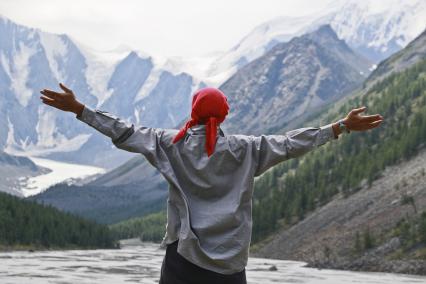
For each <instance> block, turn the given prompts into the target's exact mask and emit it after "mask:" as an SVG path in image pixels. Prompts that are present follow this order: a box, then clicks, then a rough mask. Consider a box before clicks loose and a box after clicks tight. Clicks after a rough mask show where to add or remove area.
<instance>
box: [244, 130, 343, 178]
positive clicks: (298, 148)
mask: <svg viewBox="0 0 426 284" xmlns="http://www.w3.org/2000/svg"><path fill="white" fill-rule="evenodd" d="M252 138H253V139H252V143H253V155H254V160H255V165H256V168H255V176H259V175H261V174H262V173H264V172H265V171H266V170H268V169H269V168H270V167H272V166H274V165H276V164H278V163H280V162H282V161H285V160H288V159H291V158H296V157H299V156H302V155H304V154H305V153H307V152H309V151H311V150H313V149H315V148H317V147H319V146H321V145H323V144H325V143H326V142H328V141H330V140H335V139H338V137H335V136H334V132H333V128H332V123H330V124H327V125H325V126H321V127H304V128H298V129H295V130H291V131H288V132H286V133H285V134H283V135H261V136H252Z"/></svg>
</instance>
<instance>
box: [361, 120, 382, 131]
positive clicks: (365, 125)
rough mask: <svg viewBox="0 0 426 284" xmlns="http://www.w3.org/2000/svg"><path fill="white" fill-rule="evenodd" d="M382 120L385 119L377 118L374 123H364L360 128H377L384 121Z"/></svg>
mask: <svg viewBox="0 0 426 284" xmlns="http://www.w3.org/2000/svg"><path fill="white" fill-rule="evenodd" d="M382 121H383V120H376V121H374V122H372V123H368V124H363V125H361V126H360V130H369V129H372V128H375V127H377V126H379V125H380V123H382Z"/></svg>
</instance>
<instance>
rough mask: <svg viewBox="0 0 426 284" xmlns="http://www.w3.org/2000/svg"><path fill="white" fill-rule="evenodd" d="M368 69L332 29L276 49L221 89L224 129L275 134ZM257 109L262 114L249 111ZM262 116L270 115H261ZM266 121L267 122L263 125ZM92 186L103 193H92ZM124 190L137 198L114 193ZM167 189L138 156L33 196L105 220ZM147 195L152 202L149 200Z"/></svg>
mask: <svg viewBox="0 0 426 284" xmlns="http://www.w3.org/2000/svg"><path fill="white" fill-rule="evenodd" d="M325 46H327V49H326V48H325ZM369 65H370V63H369V62H368V60H366V59H365V58H363V57H362V56H359V55H357V54H355V53H354V52H352V51H351V50H350V48H349V47H348V46H347V45H346V44H345V43H344V42H343V41H341V40H339V39H338V38H337V36H336V34H335V33H334V32H333V30H332V29H331V28H330V26H323V27H321V28H319V29H318V30H317V31H314V32H312V33H309V34H307V35H305V36H301V37H298V38H295V39H293V40H292V41H290V42H289V43H283V44H280V45H277V46H276V47H274V48H273V49H271V50H270V51H269V52H268V53H267V54H265V55H264V56H262V57H260V58H258V59H257V60H255V61H254V62H252V63H250V64H248V65H247V66H245V67H244V68H242V69H241V70H240V71H238V72H237V74H235V75H234V76H233V77H231V78H230V79H229V80H228V81H227V82H226V83H225V84H224V85H222V86H221V87H220V88H221V89H222V90H223V91H224V92H225V93H226V95H227V97H228V100H229V102H230V105H231V113H230V117H229V118H227V119H226V120H225V122H224V124H223V128H224V129H226V132H227V133H230V134H231V133H243V132H245V133H250V134H255V133H260V132H262V133H268V132H273V131H274V128H276V127H278V126H280V127H281V126H282V125H284V124H286V123H287V122H288V119H290V118H297V117H299V116H301V113H300V112H305V111H309V110H311V109H314V108H320V107H321V106H322V105H324V104H326V103H330V102H332V101H334V100H338V99H339V98H340V97H343V96H344V95H347V94H349V93H350V91H351V90H353V89H354V88H356V87H358V86H360V85H361V83H362V81H363V79H364V78H365V76H366V75H367V74H368V66H369ZM364 72H365V73H364ZM361 73H362V74H361ZM244 90H247V91H245V92H244ZM272 105H273V107H272ZM299 105H300V106H301V107H299V109H296V107H297V106H299ZM255 106H256V108H257V109H258V110H259V112H258V113H256V112H254V111H253V112H250V111H249V110H248V108H249V107H255ZM260 112H264V113H265V112H267V113H265V117H261V116H260V115H258V114H259V113H260ZM281 114H286V115H287V116H286V115H281ZM256 115H257V116H256ZM268 118H269V119H270V120H269V123H265V121H266V120H267V119H268ZM181 123H182V122H181ZM181 123H180V124H181ZM260 125H263V127H264V128H261V127H260ZM94 187H96V188H103V189H99V190H94V189H93V188H94ZM120 187H122V188H126V192H132V194H133V195H134V196H133V197H132V198H128V195H127V193H123V195H122V196H120V195H118V194H116V193H115V191H116V189H117V188H120ZM89 189H92V190H89ZM166 189H167V183H166V181H165V180H164V178H163V177H162V176H161V174H160V173H159V172H158V171H157V170H156V169H155V168H154V167H152V166H151V165H150V164H149V163H148V162H147V161H146V160H145V159H144V158H143V157H142V156H137V157H135V158H133V159H131V160H130V161H128V162H126V163H124V164H122V165H121V166H119V167H117V168H116V169H113V170H111V171H109V172H107V173H106V174H104V175H102V176H100V177H98V178H96V179H95V180H93V181H91V182H89V183H87V184H86V185H85V186H83V187H82V188H80V189H78V188H74V187H73V188H72V190H67V189H66V186H57V187H53V188H51V189H49V190H48V191H46V192H45V193H42V194H40V195H37V196H35V197H33V198H34V199H36V200H38V201H43V202H44V203H48V204H52V205H54V206H56V207H58V208H61V209H63V210H67V211H71V212H75V213H78V214H82V215H83V216H90V217H95V216H99V218H101V219H102V221H103V222H105V220H108V219H109V220H118V219H119V217H118V216H121V217H123V216H129V215H130V212H136V211H134V207H133V205H132V204H133V203H134V201H136V200H141V201H140V202H141V203H140V204H142V200H145V201H146V200H150V202H151V203H150V205H151V206H152V208H160V207H161V204H164V200H165V198H166V195H167V191H166ZM100 194H102V196H100ZM147 194H149V196H150V197H149V198H148V197H145V196H146V195H147ZM92 199H95V200H102V202H98V201H97V202H95V203H96V204H97V205H96V206H93V202H90V200H92ZM138 202H139V201H138ZM124 204H128V206H127V207H125V206H124ZM143 204H147V203H146V202H144V203H143ZM140 206H142V205H140ZM145 206H146V205H144V206H142V207H145ZM118 208H119V209H118ZM140 210H142V209H140ZM96 212H97V213H96ZM99 212H103V213H102V214H99ZM137 212H139V213H140V211H137ZM147 213H148V212H147ZM133 216H138V215H133ZM139 216H140V215H139ZM101 219H97V220H101Z"/></svg>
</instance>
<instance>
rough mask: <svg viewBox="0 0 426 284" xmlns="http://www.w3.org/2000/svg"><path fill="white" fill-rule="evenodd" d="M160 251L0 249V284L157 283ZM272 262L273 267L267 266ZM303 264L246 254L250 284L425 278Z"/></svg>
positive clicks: (394, 283) (387, 283)
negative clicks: (273, 268) (30, 250)
mask: <svg viewBox="0 0 426 284" xmlns="http://www.w3.org/2000/svg"><path fill="white" fill-rule="evenodd" d="M164 253H165V251H164V250H162V249H160V248H159V245H157V244H152V243H142V244H139V245H123V246H122V248H121V249H119V250H109V249H99V250H65V251H61V250H58V251H35V252H27V251H13V252H2V253H0V283H2V284H17V283H19V284H20V283H22V284H24V283H25V284H26V283H31V284H41V283H43V284H44V283H58V284H59V283H60V284H67V283H70V284H77V283H78V284H80V283H90V284H97V283H99V284H107V283H114V284H119V283H146V284H149V283H158V279H159V274H160V267H161V262H162V259H163V256H164ZM273 265H275V266H276V268H277V270H276V271H269V268H270V267H271V266H273ZM304 265H305V263H303V262H297V261H285V260H274V259H262V258H250V259H249V262H248V265H247V268H246V271H247V281H248V283H250V284H257V283H259V284H271V283H299V284H344V283H357V284H360V283H362V284H370V283H371V284H372V283H375V284H376V283H377V284H400V283H401V284H402V283H405V284H408V283H410V284H411V283H413V284H414V283H423V284H425V283H426V277H425V276H412V275H405V274H392V273H371V272H351V271H341V270H329V269H321V270H319V269H314V268H307V267H303V266H304Z"/></svg>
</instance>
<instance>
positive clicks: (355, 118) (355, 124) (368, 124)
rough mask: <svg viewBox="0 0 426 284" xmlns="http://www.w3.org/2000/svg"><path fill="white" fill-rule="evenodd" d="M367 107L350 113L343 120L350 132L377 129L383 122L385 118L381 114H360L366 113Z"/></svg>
mask: <svg viewBox="0 0 426 284" xmlns="http://www.w3.org/2000/svg"><path fill="white" fill-rule="evenodd" d="M366 109H367V107H365V106H364V107H360V108H355V109H353V110H351V111H350V112H349V114H348V115H347V116H346V117H345V118H344V119H343V123H344V124H345V125H346V127H347V128H348V129H349V130H355V131H365V130H368V129H371V128H375V127H377V126H379V125H380V123H381V122H382V121H383V116H381V115H380V114H374V115H364V116H361V115H360V113H361V112H363V111H365V110H366Z"/></svg>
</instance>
